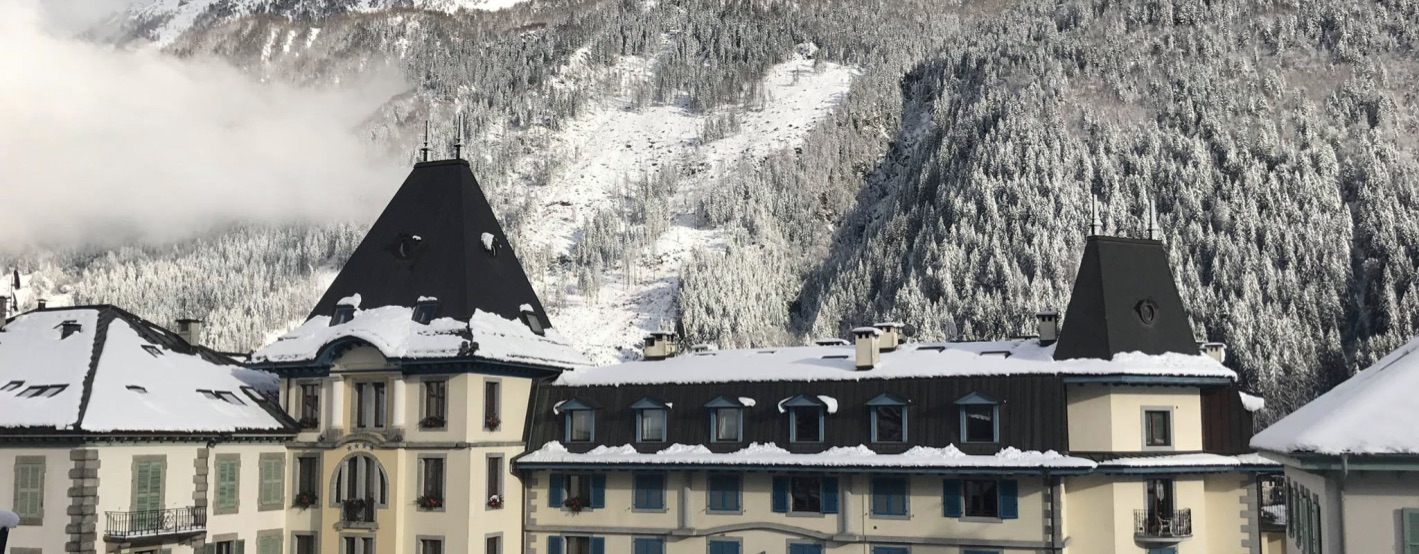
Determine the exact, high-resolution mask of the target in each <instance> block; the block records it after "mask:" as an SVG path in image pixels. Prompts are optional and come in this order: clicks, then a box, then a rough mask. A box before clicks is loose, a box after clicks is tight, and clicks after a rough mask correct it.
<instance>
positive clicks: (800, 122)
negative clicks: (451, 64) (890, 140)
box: [524, 49, 856, 363]
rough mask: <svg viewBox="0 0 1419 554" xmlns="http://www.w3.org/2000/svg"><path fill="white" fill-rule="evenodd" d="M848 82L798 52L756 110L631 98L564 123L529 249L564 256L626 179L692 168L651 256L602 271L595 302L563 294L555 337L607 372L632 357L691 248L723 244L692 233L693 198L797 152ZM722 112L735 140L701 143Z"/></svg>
mask: <svg viewBox="0 0 1419 554" xmlns="http://www.w3.org/2000/svg"><path fill="white" fill-rule="evenodd" d="M806 50H807V51H810V52H811V49H806ZM647 63H648V62H646V61H645V60H641V59H623V60H622V62H621V64H620V65H619V66H618V67H617V71H619V72H621V73H622V74H624V75H630V76H635V75H644V74H647V73H645V72H643V71H642V70H643V68H644V67H645V66H646V65H647ZM855 75H856V71H855V70H854V69H852V68H849V67H844V66H840V65H836V64H831V63H822V64H816V65H815V63H814V61H813V60H812V59H810V58H808V57H806V56H804V55H802V54H800V55H797V56H795V57H793V58H792V59H791V60H789V61H787V62H785V63H782V64H779V65H777V66H774V67H773V68H772V69H771V70H770V71H769V72H768V75H767V76H766V77H765V80H764V89H765V90H766V95H765V98H766V99H765V101H764V103H763V106H761V107H754V108H752V109H750V108H748V107H745V106H730V107H727V108H724V109H721V110H716V111H715V112H713V113H710V114H697V113H693V112H691V111H688V110H686V109H685V108H684V107H682V106H673V105H671V106H654V107H648V108H644V109H640V110H636V109H634V108H633V107H632V103H631V100H630V99H628V98H625V97H614V98H610V99H607V100H606V101H605V102H603V103H601V105H599V106H597V107H596V108H595V109H593V110H591V111H590V113H588V114H586V115H584V116H583V117H580V118H578V119H576V120H575V121H573V122H571V123H570V124H568V125H566V126H565V128H564V130H563V131H561V132H560V133H558V134H556V135H555V136H554V137H553V138H552V139H551V141H550V144H549V148H550V152H553V153H554V154H553V155H554V157H556V158H557V159H560V160H564V162H565V164H564V166H563V167H564V169H563V170H562V171H561V172H560V173H558V174H557V175H556V176H554V177H553V179H552V182H551V185H550V186H547V187H545V188H543V189H539V190H538V191H537V194H538V195H539V196H540V197H541V198H543V202H542V205H541V207H540V208H539V209H538V210H537V212H536V213H535V217H534V218H533V219H534V220H535V221H537V222H538V224H537V225H538V226H539V227H540V228H541V230H540V231H539V232H537V233H534V235H533V236H534V239H533V240H534V241H535V242H533V244H530V245H527V246H524V248H529V247H530V248H537V247H547V248H549V249H550V250H552V251H553V252H555V253H558V254H564V253H567V252H569V251H570V249H571V248H572V246H573V245H574V244H575V242H576V241H577V240H578V238H579V237H580V235H581V231H582V230H583V229H584V228H585V226H586V225H587V223H588V222H589V221H590V220H591V219H592V218H593V217H595V215H596V214H597V212H598V211H600V210H602V209H606V208H608V207H610V206H611V204H612V203H613V201H614V200H615V198H616V197H617V193H618V192H619V191H618V189H619V188H620V187H622V186H625V185H626V184H627V183H628V181H631V180H633V179H636V178H637V177H646V178H649V177H651V176H653V175H655V174H656V173H657V172H662V171H678V168H690V167H693V168H696V170H695V171H694V172H693V175H689V174H683V173H677V174H676V175H675V176H674V180H675V182H676V190H675V194H674V196H673V197H672V198H671V200H670V202H669V204H670V206H671V207H672V210H674V211H675V213H673V214H672V217H673V219H672V221H671V222H670V226H669V230H668V231H666V232H665V233H664V234H662V235H660V236H659V237H656V238H655V240H654V242H653V244H652V246H651V247H650V248H649V250H646V251H642V252H639V253H638V258H639V259H638V260H637V261H636V262H635V263H633V264H632V265H633V267H634V270H633V271H632V272H631V273H630V274H629V276H627V274H626V273H625V272H623V271H610V272H608V273H607V274H606V275H605V276H604V282H605V283H606V284H605V285H603V286H602V287H601V288H600V290H599V291H598V293H597V294H596V295H594V296H592V297H588V296H586V295H580V294H578V295H572V296H571V297H569V298H568V299H567V303H566V305H565V306H563V307H561V308H560V309H556V310H554V313H553V314H552V320H553V322H554V324H555V325H556V326H557V328H558V329H560V330H561V331H562V332H563V334H564V335H565V336H567V337H570V338H571V340H572V341H573V342H574V343H575V344H576V346H577V347H579V348H581V349H582V350H583V351H584V352H586V353H587V356H588V357H589V358H591V359H592V361H593V362H596V363H612V362H616V361H621V360H624V359H627V358H632V357H634V356H636V355H638V351H637V350H635V348H634V346H635V345H637V344H638V343H639V342H640V338H641V337H642V336H643V335H644V334H645V333H647V332H649V331H655V330H661V329H662V328H664V327H666V326H668V325H670V324H671V322H673V321H674V316H675V314H674V308H673V300H674V294H675V290H676V288H677V287H678V286H679V279H680V277H679V273H680V268H681V266H682V265H683V264H684V263H685V262H686V261H687V260H689V259H690V257H691V256H692V255H693V254H694V253H695V252H696V251H699V250H701V249H706V248H722V247H723V245H724V244H725V236H724V235H723V233H722V232H720V231H718V230H710V229H698V228H695V227H694V225H693V223H694V217H693V215H692V214H691V213H690V212H691V210H692V207H691V206H692V205H693V202H692V200H693V198H695V197H696V195H698V194H701V193H703V192H704V191H705V190H707V189H708V188H710V187H714V186H716V185H717V184H718V183H720V182H721V181H722V180H723V179H724V178H726V176H727V175H728V174H729V173H730V171H731V168H732V166H733V165H734V164H735V163H736V162H738V161H739V160H742V159H749V160H753V161H757V160H759V159H762V158H763V157H764V156H766V155H768V154H769V153H772V152H774V151H776V150H779V149H785V148H792V147H794V146H796V145H798V144H800V143H801V142H802V140H803V136H804V134H805V133H806V132H807V131H808V130H809V129H810V128H811V127H812V126H813V125H814V123H816V122H817V121H818V120H819V119H821V118H822V117H824V116H826V115H827V114H828V113H830V112H831V110H832V109H833V108H834V107H835V106H837V105H838V104H840V103H841V102H842V100H843V99H844V97H845V95H846V94H847V91H848V88H849V86H850V85H851V83H852V79H853V77H854V76H855ZM729 111H733V112H735V113H736V115H737V117H738V120H739V122H740V123H739V125H740V127H739V131H738V132H737V133H733V134H730V135H728V136H726V137H724V138H720V139H718V140H713V141H709V142H705V143H701V138H700V137H701V129H702V128H703V127H704V125H705V124H706V122H708V121H709V120H710V118H712V117H716V116H723V115H725V114H726V113H727V112H729ZM544 155H545V154H544Z"/></svg>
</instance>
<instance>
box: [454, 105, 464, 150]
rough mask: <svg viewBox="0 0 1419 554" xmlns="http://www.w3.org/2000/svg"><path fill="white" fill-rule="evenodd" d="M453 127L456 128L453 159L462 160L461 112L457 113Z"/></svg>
mask: <svg viewBox="0 0 1419 554" xmlns="http://www.w3.org/2000/svg"><path fill="white" fill-rule="evenodd" d="M454 127H456V128H457V131H458V133H457V134H458V139H457V140H455V141H454V142H453V157H454V158H456V159H459V160H461V159H463V112H461V111H460V112H458V117H457V118H456V119H455V123H454Z"/></svg>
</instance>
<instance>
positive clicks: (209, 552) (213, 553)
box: [202, 542, 217, 554]
mask: <svg viewBox="0 0 1419 554" xmlns="http://www.w3.org/2000/svg"><path fill="white" fill-rule="evenodd" d="M202 552H203V554H217V545H216V543H210V542H209V543H207V545H206V546H204V547H202Z"/></svg>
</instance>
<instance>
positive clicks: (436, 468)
mask: <svg viewBox="0 0 1419 554" xmlns="http://www.w3.org/2000/svg"><path fill="white" fill-rule="evenodd" d="M443 469H444V468H443V458H419V482H420V483H422V485H421V486H420V491H421V493H420V496H419V498H418V500H417V501H416V502H417V503H418V505H419V508H421V509H424V510H437V509H441V508H443V500H444V496H443Z"/></svg>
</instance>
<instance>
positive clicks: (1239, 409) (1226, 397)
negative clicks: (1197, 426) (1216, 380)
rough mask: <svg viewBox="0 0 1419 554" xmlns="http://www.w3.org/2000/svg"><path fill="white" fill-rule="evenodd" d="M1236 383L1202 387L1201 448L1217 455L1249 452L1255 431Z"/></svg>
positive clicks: (1249, 413) (1250, 414)
mask: <svg viewBox="0 0 1419 554" xmlns="http://www.w3.org/2000/svg"><path fill="white" fill-rule="evenodd" d="M1238 392H1240V389H1239V388H1238V387H1237V386H1236V385H1229V386H1226V387H1205V388H1203V389H1202V448H1203V450H1206V451H1208V452H1213V453H1217V454H1243V453H1247V452H1251V451H1252V448H1251V446H1250V443H1251V437H1252V435H1253V434H1255V432H1256V430H1255V428H1254V422H1253V420H1252V419H1253V418H1252V413H1251V412H1248V411H1247V409H1246V407H1245V406H1243V405H1242V397H1241V395H1239V394H1238Z"/></svg>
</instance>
